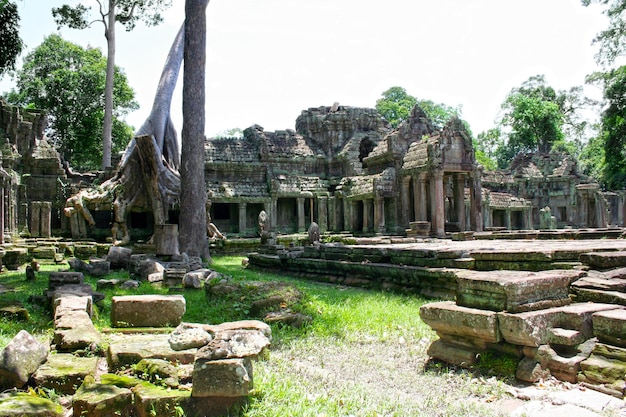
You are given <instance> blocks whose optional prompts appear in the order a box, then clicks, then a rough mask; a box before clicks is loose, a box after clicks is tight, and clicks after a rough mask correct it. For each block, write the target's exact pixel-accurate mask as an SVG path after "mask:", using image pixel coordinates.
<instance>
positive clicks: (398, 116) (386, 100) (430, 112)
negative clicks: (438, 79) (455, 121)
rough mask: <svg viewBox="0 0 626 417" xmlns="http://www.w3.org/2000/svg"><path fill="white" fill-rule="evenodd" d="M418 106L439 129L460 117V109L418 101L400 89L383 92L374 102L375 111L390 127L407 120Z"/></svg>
mask: <svg viewBox="0 0 626 417" xmlns="http://www.w3.org/2000/svg"><path fill="white" fill-rule="evenodd" d="M416 104H418V105H419V106H420V107H421V108H422V110H424V113H426V115H427V116H428V118H429V119H430V121H431V122H432V123H433V125H434V126H435V127H436V128H438V129H441V128H443V127H444V126H445V125H446V123H448V121H449V120H450V119H451V118H452V117H453V116H460V115H461V108H460V107H458V108H455V107H451V106H448V105H446V104H443V103H435V102H434V101H432V100H419V99H417V98H416V97H413V96H412V95H410V94H407V92H406V90H405V89H404V88H402V87H398V86H396V87H391V88H390V89H388V90H386V91H384V92H383V96H382V97H381V98H379V99H378V100H376V110H378V113H380V115H381V116H383V117H384V118H385V120H387V121H388V122H389V123H390V124H391V126H392V127H398V126H399V125H400V123H402V122H403V121H405V120H406V119H408V117H409V115H410V114H411V110H413V107H415V105H416Z"/></svg>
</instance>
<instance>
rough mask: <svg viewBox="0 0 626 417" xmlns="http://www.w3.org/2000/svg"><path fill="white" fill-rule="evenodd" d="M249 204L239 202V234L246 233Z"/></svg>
mask: <svg viewBox="0 0 626 417" xmlns="http://www.w3.org/2000/svg"><path fill="white" fill-rule="evenodd" d="M247 209H248V205H247V204H246V203H243V202H242V203H239V234H240V235H243V234H245V233H246V229H247V228H248V225H247V224H246V217H247V215H248V213H247Z"/></svg>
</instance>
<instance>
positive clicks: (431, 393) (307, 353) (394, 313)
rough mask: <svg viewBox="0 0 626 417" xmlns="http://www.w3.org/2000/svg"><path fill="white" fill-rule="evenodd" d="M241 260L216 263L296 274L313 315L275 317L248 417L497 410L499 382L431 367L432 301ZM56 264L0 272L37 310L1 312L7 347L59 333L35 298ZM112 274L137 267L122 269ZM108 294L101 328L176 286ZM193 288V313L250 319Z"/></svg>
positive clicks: (189, 298) (207, 319)
mask: <svg viewBox="0 0 626 417" xmlns="http://www.w3.org/2000/svg"><path fill="white" fill-rule="evenodd" d="M241 261H242V257H237V256H229V257H214V258H213V264H212V265H211V268H212V269H214V270H216V271H218V272H220V273H222V274H224V275H227V276H230V277H232V280H234V281H283V282H289V283H291V284H293V285H294V286H296V287H297V288H298V289H299V290H300V291H302V292H303V293H304V294H305V296H304V299H303V300H302V301H301V303H300V304H299V305H298V306H297V308H298V310H300V311H301V312H303V313H305V314H308V315H310V316H311V317H312V318H313V320H312V322H311V323H310V324H308V325H306V326H304V327H302V328H299V329H295V328H291V327H288V326H281V325H272V336H273V340H272V348H271V352H270V355H269V359H267V360H262V361H257V362H255V364H254V386H255V390H254V392H253V395H252V396H251V398H250V403H249V405H248V406H247V407H246V409H245V411H244V412H243V416H244V417H261V416H263V417H272V416H276V417H278V416H372V417H373V416H405V415H414V416H431V415H441V416H447V415H455V416H457V415H458V416H474V415H476V416H482V415H496V414H494V413H491V412H490V411H489V410H486V409H485V408H484V407H483V405H482V404H481V401H480V399H484V398H487V397H491V396H501V395H502V390H501V389H500V388H499V383H498V382H497V381H496V382H495V383H493V384H476V382H475V380H473V379H472V378H471V377H470V374H469V373H467V371H460V372H459V371H458V370H454V369H448V368H446V367H436V366H435V367H432V366H430V367H429V366H427V363H426V361H427V355H426V353H425V352H426V349H427V347H428V346H429V345H430V343H431V342H432V341H433V340H434V339H435V338H436V335H435V333H434V332H433V331H432V330H431V329H430V328H429V327H428V326H427V325H426V324H424V323H423V322H422V321H421V320H420V317H419V308H420V306H421V305H423V304H424V303H426V302H428V301H429V300H426V299H424V298H421V297H418V296H407V295H399V294H394V293H389V292H380V291H368V290H363V289H357V288H348V287H341V286H335V285H328V284H323V283H317V282H312V281H306V280H298V279H294V278H290V277H288V276H284V275H278V274H272V273H266V272H260V271H255V270H250V269H245V268H243V267H242V266H241ZM52 269H55V268H54V267H46V268H45V269H44V271H41V272H39V273H38V279H37V282H36V283H27V282H25V274H24V272H17V273H15V272H7V273H3V274H1V275H0V285H3V286H9V287H12V288H13V289H14V290H15V291H14V292H10V293H5V294H2V295H0V299H6V298H12V299H16V300H19V301H22V302H23V303H24V304H25V305H26V307H27V308H28V310H29V312H30V313H31V319H30V321H29V322H26V323H25V322H15V321H13V320H9V319H6V318H0V348H2V347H4V345H6V343H8V341H9V340H10V339H11V338H12V337H13V336H14V335H15V334H16V333H17V332H18V331H19V330H20V329H22V328H24V329H26V330H28V331H29V332H31V333H32V334H34V335H35V336H36V337H39V338H46V337H48V338H49V337H50V335H51V327H52V323H51V320H52V318H51V316H50V313H49V312H47V311H45V310H43V309H42V308H41V307H39V306H38V305H35V304H30V303H28V297H29V295H41V294H43V291H44V290H45V288H46V287H47V279H46V277H45V275H46V274H47V272H49V271H50V270H52ZM107 278H128V275H127V274H126V273H125V272H121V273H120V272H117V273H115V274H111V276H107ZM97 279H98V278H94V277H88V276H86V278H85V281H86V282H88V283H90V284H92V286H93V287H94V289H95V287H96V281H97ZM103 292H104V293H105V296H106V298H105V300H104V302H103V303H100V304H99V305H98V307H97V308H96V309H95V317H94V324H95V325H96V327H97V328H99V329H105V328H107V327H110V308H111V297H112V296H114V295H124V294H147V293H157V294H166V293H168V290H167V289H165V288H158V287H154V286H152V285H150V284H149V283H147V282H143V283H141V285H140V287H139V288H138V289H134V290H120V289H115V290H105V291H103ZM184 295H185V298H186V302H187V304H186V305H187V310H186V313H185V315H184V317H183V320H184V321H187V322H196V323H211V324H217V323H222V322H225V321H234V320H241V319H246V318H249V317H247V316H246V315H245V314H244V310H245V309H243V308H238V307H237V305H236V304H237V303H235V305H234V304H233V302H232V300H221V299H215V298H210V299H208V298H207V297H206V295H205V292H204V291H203V290H186V291H185V292H184ZM252 318H258V317H252ZM441 386H446V387H447V388H446V389H440V388H439V387H441ZM450 387H454V390H451V389H449V388H450ZM468 399H469V400H468ZM472 399H477V400H472Z"/></svg>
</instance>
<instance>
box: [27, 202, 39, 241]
mask: <svg viewBox="0 0 626 417" xmlns="http://www.w3.org/2000/svg"><path fill="white" fill-rule="evenodd" d="M40 221H41V202H40V201H32V202H31V203H30V228H29V230H30V235H31V236H32V237H41V235H40V234H39V231H40V229H41V226H40Z"/></svg>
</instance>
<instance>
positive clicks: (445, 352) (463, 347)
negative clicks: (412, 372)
mask: <svg viewBox="0 0 626 417" xmlns="http://www.w3.org/2000/svg"><path fill="white" fill-rule="evenodd" d="M482 351H483V349H480V348H477V347H476V346H472V345H471V344H470V343H468V344H457V343H454V341H451V340H446V339H438V340H435V341H434V342H433V343H431V344H430V346H429V347H428V351H427V354H428V356H429V357H431V358H434V359H439V360H442V361H444V362H446V363H449V364H452V365H458V366H462V367H464V368H468V367H470V366H472V365H474V364H475V363H476V362H477V361H478V355H479V354H480V353H481V352H482Z"/></svg>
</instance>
